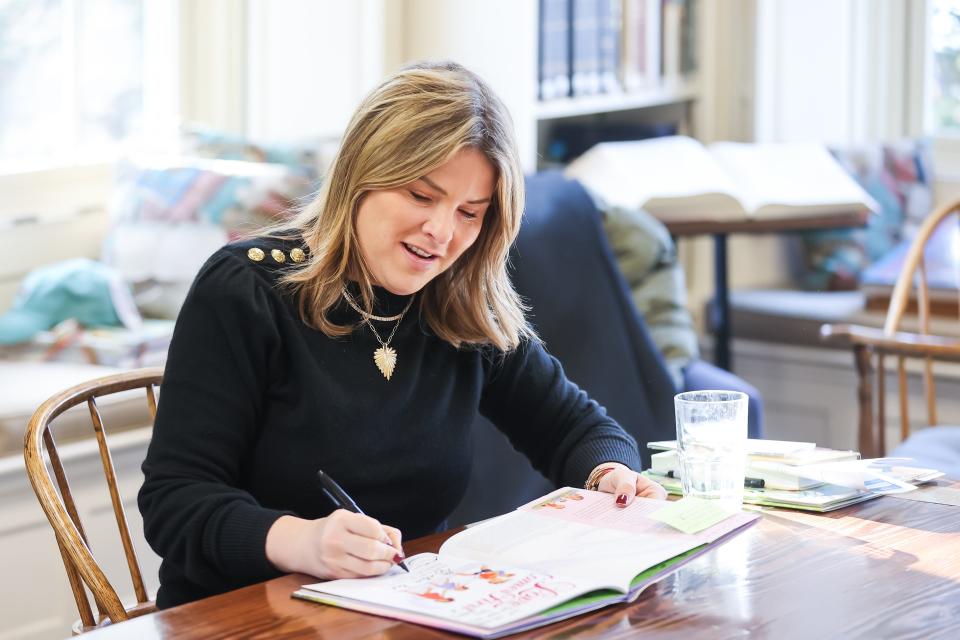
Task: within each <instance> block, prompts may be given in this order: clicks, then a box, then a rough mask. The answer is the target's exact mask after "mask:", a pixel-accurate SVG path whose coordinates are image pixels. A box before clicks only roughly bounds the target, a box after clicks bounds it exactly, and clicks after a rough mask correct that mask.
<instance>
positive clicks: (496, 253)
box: [270, 62, 535, 351]
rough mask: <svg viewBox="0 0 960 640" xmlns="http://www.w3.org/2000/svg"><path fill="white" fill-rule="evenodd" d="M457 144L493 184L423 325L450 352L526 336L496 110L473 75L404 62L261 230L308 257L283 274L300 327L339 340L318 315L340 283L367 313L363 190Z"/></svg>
mask: <svg viewBox="0 0 960 640" xmlns="http://www.w3.org/2000/svg"><path fill="white" fill-rule="evenodd" d="M465 148H473V149H477V150H479V151H480V152H482V153H483V154H484V156H486V158H487V159H488V160H489V161H490V163H491V164H492V165H493V167H494V170H495V174H496V186H495V188H494V194H493V198H492V199H491V202H490V205H489V207H488V209H487V212H486V215H485V216H484V220H483V225H482V227H481V230H480V234H479V236H478V237H477V239H476V241H475V242H474V244H473V245H472V246H471V247H470V248H469V249H467V251H465V252H464V253H463V255H461V256H460V258H459V259H458V260H457V261H456V262H455V263H454V264H453V265H451V266H450V268H448V269H447V270H446V271H445V272H443V273H442V274H440V275H439V276H437V277H436V278H434V279H433V280H431V281H430V282H429V283H428V284H427V285H426V286H425V287H424V289H423V290H422V292H421V293H420V296H421V299H420V313H421V317H422V319H423V320H424V321H425V322H426V324H427V326H428V327H429V328H430V329H431V330H432V331H433V332H434V333H435V334H436V335H437V336H438V337H440V338H441V339H442V340H445V341H446V342H448V343H450V344H451V345H453V346H455V347H460V346H461V345H463V344H470V345H493V346H495V347H497V348H499V349H500V350H502V351H507V350H509V349H513V348H515V347H516V346H517V345H518V344H519V343H520V340H521V338H524V337H526V338H535V335H534V333H533V331H532V329H531V328H530V326H529V324H528V323H527V321H526V318H525V316H524V310H525V308H524V306H523V304H522V302H521V300H520V297H519V296H518V295H517V293H516V291H515V290H514V289H513V285H512V284H511V282H510V278H509V276H508V274H507V258H508V254H509V250H510V245H511V244H512V243H513V241H514V239H515V238H516V236H517V232H518V230H519V228H520V219H521V214H522V209H523V202H524V184H523V171H522V169H521V167H520V162H519V156H518V153H517V148H516V142H515V141H514V137H513V125H512V122H511V120H510V116H509V114H508V112H507V109H506V107H505V106H504V105H503V103H502V102H501V101H500V99H499V98H497V96H496V95H494V93H493V91H491V89H490V87H488V86H487V84H486V83H485V82H484V81H483V80H481V79H480V78H479V77H478V76H477V75H476V74H474V73H472V72H471V71H469V70H467V69H465V68H464V67H462V66H460V65H458V64H456V63H452V62H440V63H429V62H426V63H416V64H413V65H409V66H407V67H405V68H403V69H402V70H400V71H399V72H398V73H397V74H396V75H394V76H392V77H391V78H388V79H387V80H385V81H384V82H383V83H382V84H381V85H380V86H378V87H377V88H376V89H374V90H373V91H372V92H371V93H370V94H369V95H367V96H366V98H364V99H363V101H362V102H361V103H360V105H359V107H358V108H357V110H356V112H355V113H354V114H353V117H352V118H351V120H350V123H349V125H348V126H347V129H346V132H345V134H344V137H343V141H342V144H341V146H340V149H339V151H338V152H337V155H336V157H335V159H334V160H333V163H332V164H331V166H330V170H329V172H328V173H327V176H326V178H325V180H324V182H323V184H322V186H321V188H320V190H319V192H318V193H317V195H316V197H315V198H314V199H313V201H312V202H310V203H309V204H307V205H306V206H305V207H304V208H303V209H302V210H301V211H300V213H299V214H298V215H297V216H296V217H295V218H294V219H293V220H291V221H290V222H289V223H286V224H284V225H282V226H280V227H274V228H273V229H271V230H270V232H271V234H272V235H299V236H301V237H302V238H303V241H304V242H305V243H306V245H307V247H308V248H309V259H308V260H307V261H306V262H304V263H303V264H302V265H301V266H300V267H299V268H297V269H296V270H294V271H292V272H290V273H288V274H287V275H286V276H285V277H284V278H283V280H282V282H283V284H284V285H286V286H287V287H290V288H292V289H293V290H294V292H295V293H296V296H297V300H298V304H299V308H300V314H301V317H302V318H303V320H304V322H306V323H307V324H308V325H309V326H312V327H314V328H315V329H318V330H320V331H322V332H323V333H325V334H326V335H328V336H331V337H333V336H341V335H346V334H348V333H350V332H351V331H352V330H353V329H354V328H355V327H356V325H350V326H342V325H338V324H335V323H333V322H332V321H331V320H330V319H329V318H328V313H327V312H328V311H329V310H330V309H331V308H332V307H334V306H335V305H336V304H337V303H338V302H339V300H340V298H341V288H342V287H343V286H344V285H345V284H346V282H347V279H348V276H351V277H356V278H358V279H359V283H360V293H361V297H362V301H361V304H362V306H364V307H365V308H366V309H367V310H368V311H369V310H371V308H372V303H373V298H374V296H373V289H372V278H371V274H370V271H369V269H368V267H367V265H366V264H364V260H363V258H362V255H361V252H360V248H359V245H358V242H357V237H356V228H355V218H356V213H357V209H358V206H359V203H360V200H361V198H362V197H363V195H364V194H365V193H367V192H369V191H373V190H378V189H391V188H395V187H399V186H401V185H404V184H408V183H410V182H413V181H414V180H417V179H419V178H421V177H423V176H424V175H426V174H427V173H429V172H430V171H432V170H434V169H436V168H437V167H439V166H440V165H442V164H444V163H445V162H447V161H448V160H449V159H450V158H451V157H452V156H453V155H454V154H456V153H457V152H458V151H460V150H462V149H465Z"/></svg>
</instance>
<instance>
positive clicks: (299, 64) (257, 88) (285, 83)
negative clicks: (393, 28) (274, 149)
mask: <svg viewBox="0 0 960 640" xmlns="http://www.w3.org/2000/svg"><path fill="white" fill-rule="evenodd" d="M248 2H249V11H248V20H247V29H248V31H247V42H248V45H249V48H248V52H249V55H248V57H247V65H246V70H247V87H246V89H247V91H246V96H245V97H246V104H247V109H248V113H247V121H246V124H247V127H246V128H247V133H248V134H249V135H250V136H251V137H254V138H258V139H271V140H299V141H302V140H305V139H306V140H310V139H317V138H330V137H337V136H339V135H340V134H341V133H342V132H343V129H344V128H345V127H346V125H347V121H348V120H349V117H350V115H351V113H352V112H353V109H354V108H355V107H356V105H357V103H358V102H359V101H360V99H361V98H362V97H363V96H364V94H366V93H367V92H368V91H369V90H370V89H372V88H373V86H374V85H375V84H376V83H377V82H378V81H379V80H380V79H381V78H382V77H383V76H384V75H385V73H386V72H385V69H384V65H385V52H386V37H385V36H386V33H387V24H386V11H385V0H358V1H355V2H340V1H338V0H315V1H306V0H248Z"/></svg>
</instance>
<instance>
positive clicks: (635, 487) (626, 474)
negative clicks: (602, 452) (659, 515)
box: [597, 462, 667, 507]
mask: <svg viewBox="0 0 960 640" xmlns="http://www.w3.org/2000/svg"><path fill="white" fill-rule="evenodd" d="M600 467H613V471H610V472H608V473H606V474H604V476H603V477H602V478H601V479H600V484H599V485H598V486H597V491H602V492H604V493H612V494H614V495H615V496H617V506H619V507H626V506H627V505H628V504H630V503H631V502H633V498H634V496H640V497H642V498H653V499H655V500H666V499H667V491H666V490H665V489H664V488H663V487H661V486H660V485H659V484H657V483H656V482H654V481H653V480H648V479H647V478H644V477H643V476H642V475H640V474H639V473H637V472H636V471H633V470H632V469H630V468H629V467H627V466H625V465H622V464H620V463H618V462H606V463H604V464H602V465H600Z"/></svg>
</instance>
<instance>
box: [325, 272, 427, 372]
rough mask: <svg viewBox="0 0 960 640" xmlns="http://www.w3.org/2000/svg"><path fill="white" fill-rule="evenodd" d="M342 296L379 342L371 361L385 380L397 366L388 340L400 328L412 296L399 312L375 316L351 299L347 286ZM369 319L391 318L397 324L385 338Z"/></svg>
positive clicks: (394, 354)
mask: <svg viewBox="0 0 960 640" xmlns="http://www.w3.org/2000/svg"><path fill="white" fill-rule="evenodd" d="M342 292H343V298H344V300H346V301H347V304H348V305H350V307H351V308H352V309H353V310H354V311H356V312H357V313H359V314H360V317H361V318H363V321H364V323H366V325H367V326H368V327H370V331H372V332H373V335H374V337H375V338H376V339H377V342H379V343H380V348H379V349H377V350H375V351H374V352H373V363H374V364H375V365H377V369H379V370H380V373H382V374H383V377H384V378H386V379H387V380H389V379H390V376H392V375H393V370H394V369H395V368H396V366H397V351H396V349H394V348H393V347H391V346H390V341H391V340H393V336H394V334H396V333H397V329H399V328H400V323H401V322H403V316H405V315H406V314H407V311H408V310H409V309H410V305H412V304H413V298H414V296H410V300H408V301H407V306H405V307H404V308H403V311H401V312H400V313H399V314H397V315H395V316H390V317H382V316H375V315H373V314H372V313H368V312H366V311H364V310H363V309H361V308H360V305H358V304H357V303H356V301H355V300H354V299H353V296H351V295H350V292H349V291H347V288H346V287H344V288H343V289H342ZM371 320H379V321H381V322H391V321H393V320H396V321H397V324H395V325H393V331H391V332H390V335H389V336H388V337H387V339H386V340H384V339H383V338H381V337H380V334H379V333H377V330H376V328H375V327H374V326H373V324H371V322H370V321H371Z"/></svg>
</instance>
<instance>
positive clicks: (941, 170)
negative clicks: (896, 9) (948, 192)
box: [904, 0, 960, 183]
mask: <svg viewBox="0 0 960 640" xmlns="http://www.w3.org/2000/svg"><path fill="white" fill-rule="evenodd" d="M908 7H909V12H910V13H909V22H910V24H909V29H910V31H909V34H908V38H909V51H908V59H907V64H908V70H909V72H908V74H907V77H908V80H907V83H906V86H905V87H904V90H905V92H906V94H907V95H908V96H909V100H908V107H907V131H909V132H911V133H912V134H914V135H925V136H927V137H929V138H930V139H931V141H932V145H933V166H934V171H935V172H936V179H937V182H940V183H957V182H960V132H957V133H952V132H948V131H938V130H936V129H935V128H934V122H933V117H932V114H931V112H930V109H929V108H928V104H927V96H928V91H929V88H930V87H931V86H932V85H933V82H934V77H933V51H932V50H931V49H930V40H929V34H930V15H931V2H930V0H923V1H922V2H909V3H908Z"/></svg>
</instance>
